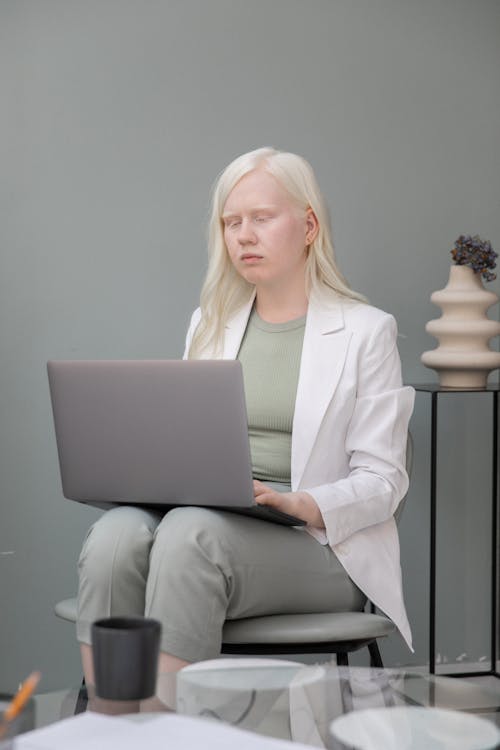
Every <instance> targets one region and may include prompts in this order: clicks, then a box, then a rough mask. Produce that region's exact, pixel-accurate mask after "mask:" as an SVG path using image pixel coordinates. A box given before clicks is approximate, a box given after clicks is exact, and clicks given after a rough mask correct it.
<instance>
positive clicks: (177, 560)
mask: <svg viewBox="0 0 500 750" xmlns="http://www.w3.org/2000/svg"><path fill="white" fill-rule="evenodd" d="M152 579H155V581H154V582H153V580H152ZM176 582H177V584H178V585H179V588H178V589H177V592H176V593H177V595H178V596H181V593H182V597H183V598H185V597H188V598H189V597H190V591H193V592H196V593H195V596H196V597H200V596H203V592H204V591H206V592H207V596H210V587H211V585H212V586H213V587H215V585H217V591H218V596H219V600H220V602H221V605H222V606H224V607H225V609H226V611H225V618H227V619H237V618H242V617H251V616H257V615H264V614H277V613H292V612H297V613H300V612H334V611H342V610H355V609H362V608H363V606H364V602H365V597H364V595H363V594H362V593H361V592H360V590H359V589H358V588H357V586H355V584H354V583H353V582H352V581H351V579H350V578H349V576H348V575H347V573H346V571H345V570H344V568H343V567H342V565H341V563H340V562H339V561H338V559H337V557H336V556H335V553H334V552H333V551H332V550H331V549H330V547H328V546H323V545H321V544H319V543H318V542H317V541H316V540H315V539H314V538H313V537H312V536H310V535H309V534H308V533H307V532H305V531H304V530H301V529H298V528H293V527H287V526H282V525H279V524H276V523H271V522H269V521H262V520H258V519H253V518H249V517H247V516H242V515H241V516H240V515H238V514H236V513H229V512H226V511H214V510H210V509H206V508H192V507H190V508H182V509H180V508H178V509H176V510H175V511H173V512H171V513H169V514H167V516H165V518H164V519H163V520H162V521H161V523H160V524H159V526H158V527H157V530H156V532H155V541H154V545H153V549H152V553H151V571H150V580H149V581H148V588H150V587H154V589H156V591H157V593H158V594H159V595H160V597H161V598H163V597H164V596H165V597H166V595H167V591H166V590H165V589H164V586H166V587H167V588H170V585H169V583H171V585H172V586H173V588H175V586H176ZM150 593H151V595H152V596H154V591H153V590H151V591H150Z"/></svg>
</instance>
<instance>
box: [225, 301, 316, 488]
mask: <svg viewBox="0 0 500 750" xmlns="http://www.w3.org/2000/svg"><path fill="white" fill-rule="evenodd" d="M305 324H306V316H305V315H304V316H303V317H301V318H297V319H296V320H290V321H287V322H286V323H266V321H265V320H262V318H261V317H260V316H259V314H258V313H257V311H256V310H255V308H254V309H253V311H252V313H251V315H250V318H249V321H248V325H247V328H246V331H245V335H244V337H243V340H242V342H241V346H240V351H239V353H238V359H239V360H240V362H241V365H242V368H243V380H244V383H245V396H246V403H247V413H248V432H249V437H250V451H251V454H252V468H253V475H254V477H255V479H261V480H262V481H269V482H282V483H286V484H289V483H290V462H291V447H292V424H293V414H294V410H295V397H296V394H297V383H298V380H299V369H300V358H301V354H302V343H303V340H304V329H305Z"/></svg>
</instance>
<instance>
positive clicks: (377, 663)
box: [368, 641, 384, 669]
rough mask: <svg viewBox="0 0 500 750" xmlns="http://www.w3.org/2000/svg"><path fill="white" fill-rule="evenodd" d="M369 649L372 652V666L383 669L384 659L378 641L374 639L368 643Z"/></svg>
mask: <svg viewBox="0 0 500 750" xmlns="http://www.w3.org/2000/svg"><path fill="white" fill-rule="evenodd" d="M368 651H369V652H370V666H371V667H380V668H381V669H383V668H384V663H383V661H382V657H381V656H380V651H379V648H378V645H377V641H372V642H371V643H369V644H368Z"/></svg>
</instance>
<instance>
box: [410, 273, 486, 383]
mask: <svg viewBox="0 0 500 750" xmlns="http://www.w3.org/2000/svg"><path fill="white" fill-rule="evenodd" d="M431 301H432V302H434V304H435V305H437V306H438V307H440V308H441V310H442V311H443V314H442V315H441V317H440V318H438V319H437V320H430V321H429V322H428V323H427V325H426V326H425V330H426V331H427V332H428V333H430V334H432V335H433V336H435V337H436V338H437V340H438V341H439V346H438V347H437V348H436V349H433V350H432V351H428V352H424V353H423V354H422V356H421V360H422V362H423V363H424V365H426V366H427V367H431V368H432V369H433V370H437V372H438V374H439V384H440V385H441V386H443V387H446V388H478V389H479V388H485V387H486V382H487V379H488V374H489V373H490V372H491V371H492V370H495V369H497V368H498V367H500V353H499V352H495V351H492V350H491V349H490V348H489V342H490V339H492V338H493V337H494V336H498V335H499V334H500V323H499V322H498V321H496V320H491V319H490V318H488V316H487V315H486V311H487V310H488V308H490V307H491V306H492V305H494V304H496V303H497V302H498V296H497V295H496V294H495V293H494V292H490V291H487V290H486V289H485V288H484V286H483V282H482V279H481V275H480V274H478V273H474V271H473V270H472V268H470V267H469V266H455V265H453V266H451V268H450V278H449V279H448V283H447V285H446V286H445V288H444V289H440V290H439V291H437V292H434V293H433V294H432V295H431Z"/></svg>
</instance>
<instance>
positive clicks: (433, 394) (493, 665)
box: [410, 383, 500, 677]
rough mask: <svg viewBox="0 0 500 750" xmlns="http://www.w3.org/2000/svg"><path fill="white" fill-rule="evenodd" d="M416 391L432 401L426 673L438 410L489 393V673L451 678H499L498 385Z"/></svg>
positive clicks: (432, 623)
mask: <svg viewBox="0 0 500 750" xmlns="http://www.w3.org/2000/svg"><path fill="white" fill-rule="evenodd" d="M410 385H412V386H413V387H414V388H415V390H416V391H417V392H421V393H427V394H429V395H430V402H431V445H430V582H429V597H430V606H429V672H430V673H431V674H435V673H436V513H437V492H436V486H437V464H438V456H437V431H438V407H439V402H440V400H441V399H442V398H453V396H456V395H457V394H458V395H464V394H467V393H490V394H491V408H492V418H493V419H492V423H493V429H492V435H491V455H492V462H491V465H492V477H491V651H490V670H489V671H484V672H463V673H461V674H457V673H453V674H452V675H450V676H454V677H457V676H467V677H473V676H480V675H486V674H491V675H494V676H495V677H500V674H499V673H498V672H497V639H498V633H497V628H498V620H497V610H498V572H497V571H498V560H497V544H498V536H497V534H498V532H497V529H498V393H499V391H500V385H491V386H487V387H486V388H483V389H480V390H479V389H472V388H471V389H468V388H460V389H458V388H442V387H440V386H439V385H437V384H435V383H411V384H410Z"/></svg>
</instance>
